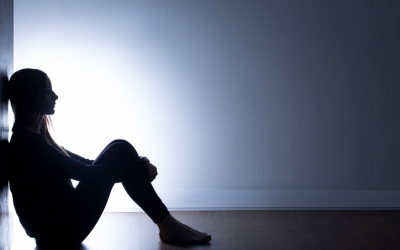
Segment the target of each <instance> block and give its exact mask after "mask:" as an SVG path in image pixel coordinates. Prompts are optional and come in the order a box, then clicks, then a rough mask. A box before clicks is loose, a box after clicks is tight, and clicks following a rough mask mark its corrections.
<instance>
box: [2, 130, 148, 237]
mask: <svg viewBox="0 0 400 250" xmlns="http://www.w3.org/2000/svg"><path fill="white" fill-rule="evenodd" d="M10 149H11V151H10V157H11V161H10V163H11V164H10V165H11V166H10V190H11V192H12V196H13V201H14V207H15V210H16V212H17V214H18V217H19V220H20V222H21V224H22V226H23V227H24V228H25V231H26V233H27V234H28V235H29V236H30V237H35V235H36V232H38V230H39V231H40V230H41V228H43V227H46V228H51V227H52V226H54V225H56V224H57V223H58V222H57V221H58V220H62V219H65V218H63V216H64V217H65V216H68V205H69V204H71V202H72V201H73V197H74V196H73V194H74V191H75V188H74V187H73V186H72V183H71V179H74V180H77V181H99V182H102V181H107V182H113V183H116V182H123V181H125V180H134V179H135V178H144V177H147V176H148V167H147V163H146V161H144V160H141V159H138V160H137V161H136V162H127V163H125V164H94V165H92V164H93V161H92V160H88V159H85V158H83V157H81V156H79V155H76V154H74V153H72V152H70V151H67V152H68V153H69V155H70V156H71V157H68V156H66V155H64V154H62V153H61V152H60V151H59V150H57V149H56V148H54V147H53V146H51V145H49V144H48V143H47V140H46V139H45V137H44V135H42V134H36V133H34V132H31V131H29V130H27V129H23V128H15V129H14V132H13V134H12V137H11V140H10ZM44 223H45V224H46V223H47V224H48V225H44Z"/></svg>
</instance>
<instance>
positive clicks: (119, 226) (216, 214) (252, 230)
mask: <svg viewBox="0 0 400 250" xmlns="http://www.w3.org/2000/svg"><path fill="white" fill-rule="evenodd" d="M171 213H172V214H173V216H174V217H175V218H177V219H178V220H180V221H182V222H183V223H185V224H187V225H189V226H191V227H193V228H196V229H198V230H200V231H204V232H207V233H209V234H211V235H212V240H211V242H210V243H209V244H205V245H198V246H193V245H192V246H191V245H186V246H177V245H167V244H162V243H160V241H159V239H158V234H157V227H156V225H154V224H153V223H152V221H151V220H150V219H149V218H148V217H147V215H146V214H144V213H104V214H103V216H102V217H101V219H100V221H99V223H98V225H97V226H96V227H95V229H94V230H93V231H92V233H91V234H90V235H89V237H88V238H87V239H86V240H85V241H84V242H83V244H82V249H83V250H106V249H107V250H110V249H111V250H113V249H118V250H125V249H126V250H127V249H130V250H131V249H142V250H144V249H148V250H153V249H168V250H175V249H191V250H198V249H218V250H234V249H243V250H253V249H254V250H257V249H297V250H298V249H307V250H310V249H341V250H342V249H352V250H354V249H385V250H390V249H396V250H399V249H400V210H380V211H377V210H375V211H371V210H361V211H360V210H357V211H355V210H352V211H343V210H342V211H337V210H335V211H326V210H325V211H321V210H263V211H201V212H194V211H191V212H171ZM13 230H14V240H13V247H12V250H34V249H35V243H34V241H33V239H30V238H29V237H28V236H26V235H25V233H24V231H23V229H22V228H21V226H20V225H19V222H18V220H15V218H14V228H13Z"/></svg>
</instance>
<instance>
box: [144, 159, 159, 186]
mask: <svg viewBox="0 0 400 250" xmlns="http://www.w3.org/2000/svg"><path fill="white" fill-rule="evenodd" d="M140 159H142V160H145V161H146V162H147V167H148V168H149V181H150V182H152V181H154V179H155V178H156V176H157V175H158V172H157V168H156V166H154V165H153V164H151V163H150V160H149V159H147V157H145V156H140Z"/></svg>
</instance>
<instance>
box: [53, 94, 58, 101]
mask: <svg viewBox="0 0 400 250" xmlns="http://www.w3.org/2000/svg"><path fill="white" fill-rule="evenodd" d="M53 93H54V92H53ZM53 98H54V101H55V100H57V99H58V95H56V93H54V95H53Z"/></svg>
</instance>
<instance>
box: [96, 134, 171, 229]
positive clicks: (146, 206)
mask: <svg viewBox="0 0 400 250" xmlns="http://www.w3.org/2000/svg"><path fill="white" fill-rule="evenodd" d="M139 159H140V158H139V155H138V153H137V152H136V150H135V148H134V147H133V146H132V145H131V144H130V143H129V142H127V141H124V140H116V141H113V142H112V143H111V144H110V145H109V146H107V148H106V149H105V152H103V153H102V154H100V156H99V158H98V159H96V161H95V162H96V163H98V162H99V161H101V162H100V163H123V162H129V161H132V162H134V161H137V160H139ZM122 185H123V186H124V188H125V190H126V192H127V193H128V195H129V196H130V197H131V198H132V200H133V201H134V202H135V203H136V204H138V205H139V207H141V208H142V209H143V211H144V212H145V213H146V214H147V215H148V216H149V217H150V218H151V219H152V220H153V222H154V223H158V222H159V221H161V220H162V219H164V218H165V217H167V216H168V215H169V212H168V209H167V207H166V206H165V205H164V203H163V202H162V201H161V199H160V198H159V197H158V195H157V193H156V191H155V190H154V188H153V186H152V185H151V183H150V181H149V180H148V179H147V178H143V179H138V180H134V181H124V182H123V183H122Z"/></svg>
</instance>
